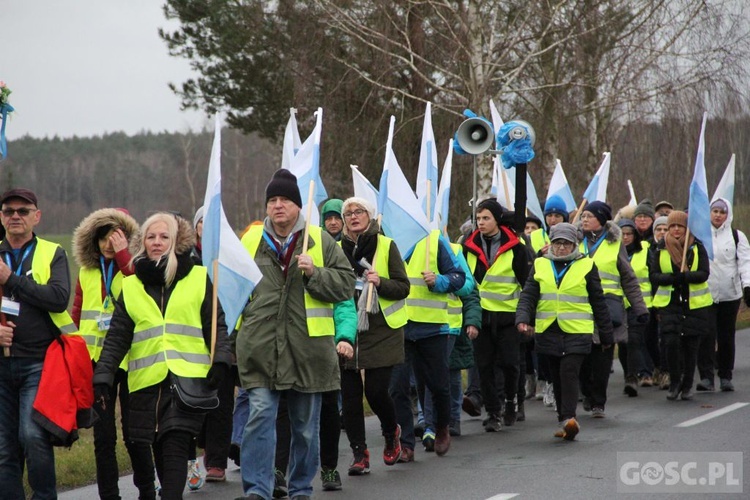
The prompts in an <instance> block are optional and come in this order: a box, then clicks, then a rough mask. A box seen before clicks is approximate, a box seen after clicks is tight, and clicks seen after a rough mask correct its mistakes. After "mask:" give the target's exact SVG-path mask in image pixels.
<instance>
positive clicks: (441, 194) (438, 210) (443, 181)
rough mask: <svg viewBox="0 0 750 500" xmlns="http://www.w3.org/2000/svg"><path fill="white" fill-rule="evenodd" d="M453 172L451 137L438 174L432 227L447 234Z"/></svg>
mask: <svg viewBox="0 0 750 500" xmlns="http://www.w3.org/2000/svg"><path fill="white" fill-rule="evenodd" d="M452 172H453V139H451V140H450V142H449V143H448V155H447V156H446V157H445V163H444V164H443V175H442V176H440V188H439V189H438V194H437V206H436V207H435V220H433V221H432V222H433V224H432V227H434V228H436V229H439V230H440V232H442V233H443V234H448V216H449V215H450V197H451V176H452Z"/></svg>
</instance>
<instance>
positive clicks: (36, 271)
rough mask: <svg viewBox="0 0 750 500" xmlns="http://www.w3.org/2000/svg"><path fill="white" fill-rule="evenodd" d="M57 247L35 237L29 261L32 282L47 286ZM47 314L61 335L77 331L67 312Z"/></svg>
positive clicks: (55, 244)
mask: <svg viewBox="0 0 750 500" xmlns="http://www.w3.org/2000/svg"><path fill="white" fill-rule="evenodd" d="M59 246H60V245H58V244H57V243H52V242H51V241H47V240H43V239H41V238H39V237H37V239H36V248H35V249H34V257H33V258H32V259H31V276H32V277H33V278H34V282H36V283H38V284H40V285H46V284H47V282H48V281H49V278H50V274H51V273H52V269H51V266H52V260H53V259H54V258H55V252H56V251H57V248H58V247H59ZM48 314H49V317H50V318H52V322H53V323H54V324H55V326H56V327H57V328H59V329H60V332H61V333H68V334H71V333H75V332H76V331H77V328H76V325H75V323H73V318H71V317H70V314H68V311H63V312H59V313H58V312H50V313H48Z"/></svg>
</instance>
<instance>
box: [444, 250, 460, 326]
mask: <svg viewBox="0 0 750 500" xmlns="http://www.w3.org/2000/svg"><path fill="white" fill-rule="evenodd" d="M451 249H452V250H453V253H454V254H456V256H458V254H459V253H461V251H462V247H461V245H459V244H458V243H451ZM463 313H464V305H463V302H461V299H460V298H459V297H458V296H457V295H456V294H455V293H449V294H448V328H450V329H451V330H460V329H461V326H463V324H464V314H463Z"/></svg>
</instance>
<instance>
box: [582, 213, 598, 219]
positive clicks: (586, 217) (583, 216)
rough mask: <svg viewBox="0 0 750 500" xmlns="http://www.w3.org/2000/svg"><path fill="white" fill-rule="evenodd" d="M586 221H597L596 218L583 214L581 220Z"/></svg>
mask: <svg viewBox="0 0 750 500" xmlns="http://www.w3.org/2000/svg"><path fill="white" fill-rule="evenodd" d="M586 219H596V216H595V215H590V214H581V220H586Z"/></svg>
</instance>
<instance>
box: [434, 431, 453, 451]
mask: <svg viewBox="0 0 750 500" xmlns="http://www.w3.org/2000/svg"><path fill="white" fill-rule="evenodd" d="M450 447H451V433H450V431H449V430H448V426H447V425H446V426H443V427H440V428H439V429H438V431H437V434H436V435H435V453H436V454H437V456H439V457H442V456H443V455H445V454H446V453H448V448H450Z"/></svg>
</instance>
